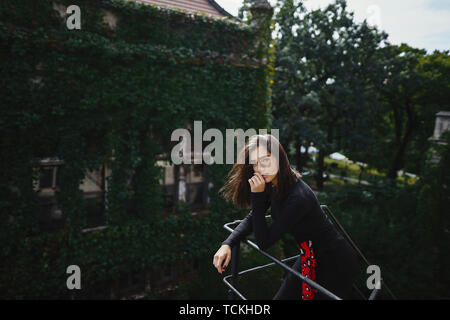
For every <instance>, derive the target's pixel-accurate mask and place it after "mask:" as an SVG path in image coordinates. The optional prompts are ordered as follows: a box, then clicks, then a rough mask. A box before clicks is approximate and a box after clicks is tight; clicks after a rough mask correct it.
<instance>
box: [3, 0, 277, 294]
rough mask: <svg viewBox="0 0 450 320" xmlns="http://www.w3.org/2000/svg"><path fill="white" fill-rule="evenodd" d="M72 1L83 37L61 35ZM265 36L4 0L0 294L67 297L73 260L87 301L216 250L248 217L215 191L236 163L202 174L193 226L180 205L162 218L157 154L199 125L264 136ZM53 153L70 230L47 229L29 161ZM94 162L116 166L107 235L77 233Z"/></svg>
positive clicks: (124, 7)
mask: <svg viewBox="0 0 450 320" xmlns="http://www.w3.org/2000/svg"><path fill="white" fill-rule="evenodd" d="M72 4H76V5H78V6H79V7H80V9H81V29H80V30H76V29H75V30H69V29H68V28H67V27H66V18H67V16H66V15H65V14H64V12H65V9H66V8H67V7H68V6H69V5H72ZM269 18H270V17H269ZM266 25H267V24H266ZM267 32H270V31H267ZM267 32H266V33H264V32H263V33H261V29H258V28H257V27H254V26H252V27H250V26H249V25H246V24H243V23H238V22H235V21H232V20H230V19H229V18H223V19H213V18H210V17H208V16H203V15H200V14H186V13H185V12H181V11H176V10H168V9H162V8H158V7H157V6H153V5H143V4H139V3H136V2H134V1H124V0H103V1H101V0H97V1H87V0H77V1H72V0H70V1H66V0H55V1H48V0H4V1H1V3H0V48H1V50H0V74H1V75H2V76H1V77H0V141H1V152H0V195H1V196H0V197H1V201H0V213H1V219H0V228H1V230H0V241H1V243H2V246H1V248H0V259H1V261H2V263H1V266H0V297H1V298H67V297H68V296H69V294H70V293H69V292H68V290H67V288H66V279H67V276H68V275H67V274H66V268H67V266H69V265H71V264H76V265H79V266H80V268H81V270H82V286H83V290H84V291H83V292H85V293H86V294H85V296H86V297H88V296H89V292H90V290H95V289H94V288H95V286H96V284H98V283H105V282H108V281H110V280H112V279H114V278H115V277H117V276H118V275H119V274H120V273H121V272H124V271H127V272H129V271H131V270H137V271H138V270H145V269H147V268H149V267H151V266H154V265H157V264H160V263H164V262H168V261H177V260H180V259H183V258H186V257H195V256H201V255H212V254H213V253H214V252H215V250H217V246H218V245H219V244H220V241H221V240H223V238H224V237H225V236H226V234H225V231H224V230H223V228H222V225H223V223H224V222H225V221H230V220H234V219H236V218H237V215H239V214H243V212H240V211H237V210H235V209H234V208H233V207H232V206H231V205H230V204H225V203H223V200H222V199H219V198H218V197H217V196H216V195H217V190H218V188H219V187H220V186H221V184H222V183H223V181H224V177H225V174H226V173H227V171H228V170H229V169H230V167H231V166H230V165H212V166H210V168H209V169H210V170H209V171H208V172H209V178H210V181H211V182H212V183H213V188H212V189H210V190H209V197H210V199H211V202H210V209H211V211H210V214H209V215H208V216H206V217H197V218H192V217H191V215H190V213H189V210H188V209H187V208H186V207H185V206H184V205H183V204H179V205H178V206H177V210H176V213H175V214H174V215H172V216H170V217H163V214H162V197H161V191H160V186H159V178H160V169H159V168H158V167H157V166H155V163H156V158H155V157H156V155H158V154H162V153H163V152H167V151H170V148H171V146H172V145H171V142H170V135H171V132H172V131H173V130H175V129H176V128H184V127H186V124H188V123H191V124H193V121H194V120H201V121H202V125H203V130H206V129H207V128H218V129H219V130H221V131H222V132H223V133H225V129H226V128H243V129H244V130H246V129H247V128H256V129H262V128H268V125H269V116H268V115H269V113H270V89H269V88H270V79H269V77H270V74H273V73H271V70H272V66H271V65H270V63H271V62H272V61H273V58H271V56H270V55H271V54H273V52H272V51H273V50H272V51H271V50H266V49H268V46H267V48H266V49H265V47H264V45H263V47H261V46H259V47H258V45H257V44H258V43H259V42H258V41H257V40H258V38H261V37H262V35H263V36H264V37H267ZM255 44H256V45H255ZM264 44H265V42H264ZM261 49H262V51H261ZM169 155H170V152H169ZM49 156H57V157H58V158H60V159H63V160H64V166H63V167H62V169H61V170H60V171H59V173H58V174H59V175H60V176H59V178H60V181H61V183H60V187H59V190H58V191H57V192H56V198H57V201H58V204H59V205H60V207H61V209H62V215H63V216H64V217H65V221H66V225H65V227H64V228H63V229H61V230H60V231H58V232H54V233H42V232H40V231H39V228H38V227H37V214H36V213H37V212H38V210H39V201H38V195H37V193H36V191H34V190H33V187H32V181H33V179H35V178H36V177H35V176H34V174H33V172H34V171H33V167H34V166H35V165H36V161H37V160H39V159H40V158H43V157H49ZM102 164H106V165H107V166H108V167H109V168H110V169H111V170H112V175H111V176H110V177H109V181H108V186H109V189H108V193H107V199H106V202H107V212H106V217H107V222H108V225H109V227H108V228H107V229H105V230H102V231H96V232H92V233H89V234H83V233H81V232H80V231H81V229H82V228H84V227H85V226H86V219H85V215H86V207H85V203H84V201H85V200H84V197H83V192H82V191H81V190H80V188H79V186H80V183H81V181H82V179H83V177H84V176H85V173H86V171H87V170H95V169H98V168H99V167H100V166H101V165H102ZM130 175H135V177H136V179H137V181H136V185H137V188H136V189H131V188H130V187H129V186H128V184H127V179H128V177H129V176H130ZM131 198H133V199H135V201H136V203H137V206H138V207H137V210H136V212H135V213H134V214H133V215H130V213H129V212H127V210H126V208H125V203H126V201H127V199H131Z"/></svg>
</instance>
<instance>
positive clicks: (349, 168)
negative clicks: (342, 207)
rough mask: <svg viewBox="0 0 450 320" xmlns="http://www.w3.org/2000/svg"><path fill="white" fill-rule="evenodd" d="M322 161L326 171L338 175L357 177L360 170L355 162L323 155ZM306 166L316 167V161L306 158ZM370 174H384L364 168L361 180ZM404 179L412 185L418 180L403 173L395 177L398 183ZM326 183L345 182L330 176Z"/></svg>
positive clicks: (382, 175) (367, 177)
mask: <svg viewBox="0 0 450 320" xmlns="http://www.w3.org/2000/svg"><path fill="white" fill-rule="evenodd" d="M324 162H325V165H326V166H327V169H326V171H327V172H328V173H331V174H335V175H338V176H345V177H348V178H353V179H359V174H360V172H361V167H360V166H359V165H358V164H356V163H351V162H349V161H345V160H342V161H339V160H334V159H330V158H329V157H325V158H324ZM333 163H335V164H336V165H333V166H334V168H333V167H332V164H333ZM306 166H307V168H312V169H314V170H315V169H316V166H317V164H316V162H313V161H312V160H311V159H310V160H308V162H307V164H306ZM371 176H378V177H385V176H386V174H384V173H382V172H379V171H378V170H377V169H375V168H370V167H369V168H366V169H365V170H364V172H363V174H362V175H361V180H368V179H369V178H370V177H371ZM405 179H407V180H406V182H407V183H408V184H409V185H412V184H414V183H416V181H417V180H418V179H417V178H412V177H408V176H406V175H403V176H401V177H398V178H397V181H398V182H400V183H405ZM347 183H352V182H350V181H347ZM327 184H333V185H335V184H345V182H344V181H343V180H341V179H338V178H330V180H328V181H327V182H326V185H327Z"/></svg>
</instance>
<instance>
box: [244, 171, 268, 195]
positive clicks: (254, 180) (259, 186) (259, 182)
mask: <svg viewBox="0 0 450 320" xmlns="http://www.w3.org/2000/svg"><path fill="white" fill-rule="evenodd" d="M248 183H250V189H251V191H252V192H264V189H265V188H266V181H265V180H264V178H263V176H262V175H261V174H260V173H256V172H255V175H254V176H253V177H251V178H250V179H248Z"/></svg>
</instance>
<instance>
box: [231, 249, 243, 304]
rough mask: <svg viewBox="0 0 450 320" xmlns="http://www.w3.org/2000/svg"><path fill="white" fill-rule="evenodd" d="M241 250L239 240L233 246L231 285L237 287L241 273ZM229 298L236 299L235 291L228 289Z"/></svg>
mask: <svg viewBox="0 0 450 320" xmlns="http://www.w3.org/2000/svg"><path fill="white" fill-rule="evenodd" d="M240 251H241V242H240V241H239V242H238V243H237V244H235V245H234V246H233V247H232V248H231V285H232V286H233V287H235V288H236V285H237V278H238V273H239V256H240V254H239V253H240ZM228 299H229V300H235V299H236V296H235V294H234V293H233V291H232V290H231V289H230V290H228Z"/></svg>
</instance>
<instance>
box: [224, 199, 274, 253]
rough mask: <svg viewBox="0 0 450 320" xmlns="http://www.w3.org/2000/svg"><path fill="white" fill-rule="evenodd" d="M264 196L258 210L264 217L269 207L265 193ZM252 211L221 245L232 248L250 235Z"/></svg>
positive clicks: (268, 200)
mask: <svg viewBox="0 0 450 320" xmlns="http://www.w3.org/2000/svg"><path fill="white" fill-rule="evenodd" d="M261 193H264V194H265V196H264V197H262V201H263V202H262V206H261V208H259V210H260V211H261V212H262V215H263V216H264V213H265V212H266V210H267V208H269V206H270V199H269V198H268V197H267V194H266V193H265V192H261ZM252 221H253V209H252V210H250V213H249V214H248V215H247V216H246V217H245V218H244V219H243V220H242V221H241V223H239V225H238V226H237V227H236V228H235V229H234V230H233V232H232V233H231V234H230V235H229V236H228V238H227V239H226V240H225V241H224V242H222V245H224V244H228V245H229V246H230V247H233V245H235V244H236V243H237V242H239V241H241V240H243V239H244V238H245V237H247V236H248V235H249V234H250V233H252V231H253V222H252Z"/></svg>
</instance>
